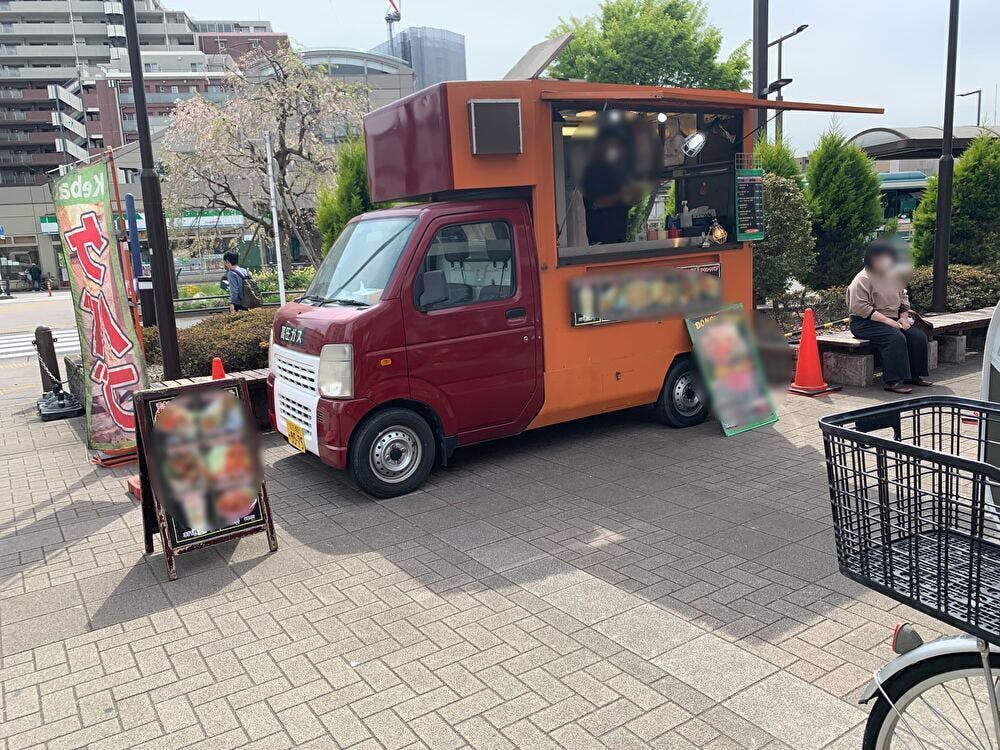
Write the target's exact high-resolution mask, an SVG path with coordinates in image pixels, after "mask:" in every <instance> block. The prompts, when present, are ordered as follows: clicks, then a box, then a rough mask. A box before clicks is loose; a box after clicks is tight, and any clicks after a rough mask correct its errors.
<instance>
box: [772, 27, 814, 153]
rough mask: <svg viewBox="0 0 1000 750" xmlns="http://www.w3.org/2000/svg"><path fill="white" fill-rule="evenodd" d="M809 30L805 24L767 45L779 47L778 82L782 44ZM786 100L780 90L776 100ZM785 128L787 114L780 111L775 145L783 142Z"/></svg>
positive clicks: (775, 121)
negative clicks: (782, 135) (782, 136)
mask: <svg viewBox="0 0 1000 750" xmlns="http://www.w3.org/2000/svg"><path fill="white" fill-rule="evenodd" d="M808 28H809V24H807V23H804V24H802V25H801V26H799V27H798V28H797V29H795V31H792V32H789V33H788V34H785V35H784V36H782V37H778V38H777V39H775V40H774V41H773V42H770V43H769V44H768V45H767V46H768V47H773V46H774V45H776V44H777V45H778V80H781V50H782V44H783V43H784V41H785V40H786V39H791V38H792V37H793V36H796V35H798V34H801V33H802V32H803V31H805V30H806V29H808ZM784 98H785V97H784V95H783V94H782V93H781V89H778V95H777V96H776V97H775V99H777V100H778V101H779V102H780V101H784ZM784 126H785V113H784V111H783V110H780V109H779V110H778V113H777V114H776V115H775V117H774V140H775V143H777V142H780V141H781V134H782V133H783V132H784Z"/></svg>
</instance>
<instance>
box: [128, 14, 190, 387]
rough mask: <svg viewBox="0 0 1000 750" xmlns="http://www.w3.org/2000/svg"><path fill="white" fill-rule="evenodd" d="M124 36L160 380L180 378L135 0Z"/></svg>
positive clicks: (164, 228)
mask: <svg viewBox="0 0 1000 750" xmlns="http://www.w3.org/2000/svg"><path fill="white" fill-rule="evenodd" d="M123 11H124V15H125V35H126V38H127V41H128V61H129V68H130V69H131V72H132V94H133V96H134V100H135V122H136V130H137V131H138V134H139V155H140V157H141V159H142V172H140V176H139V182H140V184H141V185H142V202H143V206H144V207H145V209H146V236H147V237H148V239H149V250H150V253H151V254H152V256H153V262H152V278H153V290H154V306H155V308H156V321H157V323H158V324H159V331H160V356H161V357H162V358H163V379H164V380H176V379H178V378H180V377H181V364H180V353H179V352H178V350H177V320H176V319H175V317H174V300H173V289H174V283H175V282H174V268H173V266H174V259H173V256H172V255H171V254H170V245H169V244H168V242H167V222H166V219H165V218H164V216H163V196H162V195H161V194H160V177H159V175H157V173H156V169H155V167H154V164H153V143H152V140H151V139H150V133H149V116H148V113H147V112H146V89H145V81H144V78H143V75H142V57H141V55H140V52H139V28H138V24H137V23H136V18H135V0H124V3H123Z"/></svg>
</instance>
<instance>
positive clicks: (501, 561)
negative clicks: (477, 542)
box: [468, 539, 545, 573]
mask: <svg viewBox="0 0 1000 750" xmlns="http://www.w3.org/2000/svg"><path fill="white" fill-rule="evenodd" d="M468 555H469V557H471V558H472V559H473V560H476V561H477V562H481V563H482V564H483V565H485V566H486V567H487V568H489V569H490V570H493V571H496V572H497V573H502V572H503V571H505V570H510V569H511V568H516V567H517V566H518V565H524V564H525V563H526V562H531V561H532V560H537V559H538V558H539V557H543V556H544V555H545V553H544V552H542V550H540V549H538V547H534V546H532V545H530V544H528V543H527V542H523V541H521V540H520V539H504V540H502V541H499V542H493V543H492V544H486V545H483V546H482V547H476V548H475V549H470V550H469V551H468Z"/></svg>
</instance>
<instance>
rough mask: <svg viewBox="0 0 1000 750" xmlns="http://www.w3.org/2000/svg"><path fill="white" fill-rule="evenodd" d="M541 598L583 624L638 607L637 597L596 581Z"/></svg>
mask: <svg viewBox="0 0 1000 750" xmlns="http://www.w3.org/2000/svg"><path fill="white" fill-rule="evenodd" d="M544 598H545V601H547V602H548V603H549V604H551V605H553V606H555V607H558V608H559V609H561V610H562V611H563V612H566V613H567V614H569V615H572V616H573V617H575V618H576V619H577V620H579V621H580V622H582V623H585V624H587V625H593V624H594V623H597V622H600V621H601V620H607V619H608V618H609V617H613V616H614V615H616V614H619V613H621V612H622V611H623V610H629V609H632V608H634V607H638V606H639V605H640V604H642V600H641V599H640V598H639V597H637V596H633V595H632V594H629V593H627V592H625V591H622V590H621V589H620V588H618V587H617V586H615V585H613V584H610V583H608V582H607V581H601V580H599V579H596V578H595V579H591V580H589V581H584V582H582V583H577V584H575V585H573V586H570V587H569V588H565V589H560V590H559V591H556V592H554V593H551V594H548V595H546V596H545V597H544Z"/></svg>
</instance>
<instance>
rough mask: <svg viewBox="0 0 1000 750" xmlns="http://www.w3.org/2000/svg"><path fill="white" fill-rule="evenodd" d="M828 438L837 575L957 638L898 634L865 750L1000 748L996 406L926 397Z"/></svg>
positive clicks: (868, 414)
mask: <svg viewBox="0 0 1000 750" xmlns="http://www.w3.org/2000/svg"><path fill="white" fill-rule="evenodd" d="M820 428H821V430H822V432H823V444H824V451H825V454H826V465H827V473H828V477H829V485H830V499H831V504H832V510H833V525H834V534H835V538H836V547H837V559H838V563H839V566H840V570H841V573H843V574H844V575H846V576H847V577H848V578H850V579H852V580H854V581H857V582H858V583H860V584H862V585H864V586H867V587H869V588H871V589H874V590H875V591H879V592H881V593H882V594H885V595H886V596H889V597H891V598H892V599H895V600H896V601H898V602H902V603H903V604H906V605H908V606H910V607H912V608H914V609H916V610H918V611H920V612H923V613H924V614H927V615H930V616H931V617H934V618H936V619H938V620H940V621H942V622H944V623H946V624H948V625H951V626H954V627H956V628H958V629H959V630H961V631H962V634H960V635H956V636H944V637H941V638H937V639H935V640H932V641H929V642H927V643H924V642H923V640H922V639H921V638H920V636H919V634H918V633H917V631H916V629H915V628H914V627H913V626H912V625H910V624H909V623H902V624H900V625H897V626H896V629H895V631H894V633H893V639H892V646H893V651H895V653H897V654H898V656H897V657H896V658H895V659H894V660H893V661H891V662H890V663H889V664H887V665H885V666H884V667H883V668H882V669H880V670H879V671H878V672H876V674H875V676H874V677H873V679H872V680H871V682H870V683H869V684H868V686H867V687H866V688H865V690H864V692H863V694H862V696H861V699H860V701H859V702H860V703H863V704H867V703H870V702H871V701H873V700H874V701H875V702H874V705H873V706H872V710H871V713H870V714H869V718H868V723H867V725H866V727H865V733H864V740H863V744H862V748H863V750H907V749H909V748H913V749H914V750H938V749H940V750H958V749H959V748H970V749H975V750H988V749H992V750H996V748H1000V708H998V678H1000V648H998V646H1000V514H998V509H997V505H996V504H995V503H994V498H996V499H997V500H998V501H1000V468H998V466H1000V404H996V403H991V402H985V401H974V400H971V399H965V398H958V397H950V396H927V397H923V398H914V399H907V400H903V401H897V402H893V403H890V404H886V405H880V406H874V407H868V408H864V409H858V410H854V411H850V412H845V413H842V414H837V415H832V416H828V417H824V418H823V419H821V420H820Z"/></svg>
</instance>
